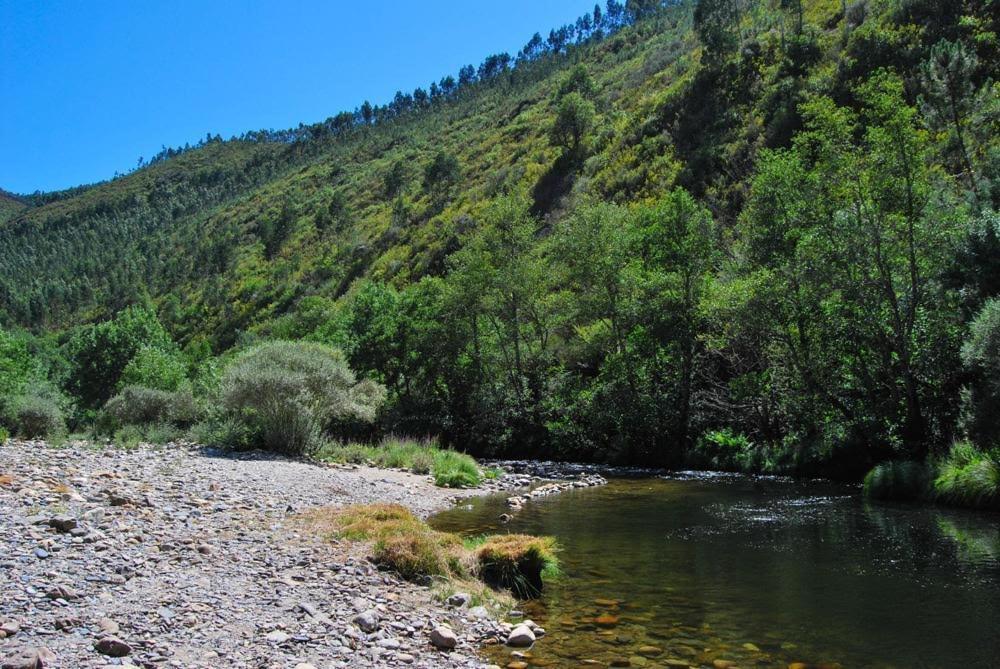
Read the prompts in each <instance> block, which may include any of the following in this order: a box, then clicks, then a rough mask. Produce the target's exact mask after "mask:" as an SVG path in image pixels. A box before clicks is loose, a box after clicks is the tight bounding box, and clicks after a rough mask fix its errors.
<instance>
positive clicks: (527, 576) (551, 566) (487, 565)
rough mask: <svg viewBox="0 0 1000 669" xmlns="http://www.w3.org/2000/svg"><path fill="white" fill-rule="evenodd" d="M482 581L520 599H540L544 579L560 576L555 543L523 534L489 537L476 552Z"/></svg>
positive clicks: (547, 539)
mask: <svg viewBox="0 0 1000 669" xmlns="http://www.w3.org/2000/svg"><path fill="white" fill-rule="evenodd" d="M475 555H476V561H477V562H478V563H479V573H480V576H481V578H482V579H483V580H484V581H486V582H487V583H489V584H490V585H492V586H494V587H496V588H506V589H510V590H512V591H513V592H514V593H515V594H516V595H517V596H518V597H519V598H521V599H531V598H534V597H537V596H538V594H539V593H540V592H541V591H542V586H543V581H544V577H545V576H548V577H549V578H551V577H552V576H553V575H554V574H556V573H557V572H558V567H559V560H558V558H557V557H556V544H555V540H554V539H552V538H550V537H533V536H527V535H522V534H503V535H496V536H492V537H486V538H485V539H484V540H483V541H482V542H481V543H480V545H479V546H478V548H476V549H475Z"/></svg>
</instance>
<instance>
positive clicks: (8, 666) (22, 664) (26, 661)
mask: <svg viewBox="0 0 1000 669" xmlns="http://www.w3.org/2000/svg"><path fill="white" fill-rule="evenodd" d="M44 666H45V665H44V664H43V662H42V658H41V657H39V654H38V651H37V650H36V649H34V648H23V649H20V650H15V651H13V652H11V653H10V654H9V655H5V656H4V659H3V663H2V664H0V668H2V669H42V667H44Z"/></svg>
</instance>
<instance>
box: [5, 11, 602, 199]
mask: <svg viewBox="0 0 1000 669" xmlns="http://www.w3.org/2000/svg"><path fill="white" fill-rule="evenodd" d="M593 6H594V0H504V2H483V1H482V0H422V1H419V2H371V3H368V2H360V3H359V2H350V3H349V2H335V1H327V2H322V1H319V0H315V1H314V0H292V1H290V2H288V1H286V2H273V1H267V2H265V1H259V2H248V1H237V0H211V1H204V0H198V1H195V0H159V1H156V2H153V1H151V0H150V1H145V0H143V1H135V0H121V1H118V0H116V1H111V0H94V1H92V2H82V1H62V0H44V1H42V0H37V1H36V0H0V87H2V95H0V99H2V103H0V188H3V189H6V190H8V191H13V192H19V193H28V192H32V191H35V190H55V189H59V188H66V187H69V186H75V185H78V184H82V183H91V182H94V181H100V180H102V179H107V178H109V177H111V176H112V175H113V174H114V173H115V171H116V170H118V171H125V170H128V169H130V168H132V167H134V166H135V163H136V160H137V159H138V158H139V156H144V157H146V158H149V157H151V156H152V155H153V154H155V153H156V152H157V151H159V150H160V148H161V146H164V145H165V146H177V145H181V144H184V143H185V142H191V143H194V142H196V141H197V140H198V139H200V138H202V137H204V136H205V134H206V133H207V132H212V133H213V134H214V133H219V134H221V135H222V136H223V137H227V138H228V137H230V136H231V135H233V134H239V133H241V132H243V131H245V130H256V129H260V128H286V127H291V126H295V125H298V123H299V122H300V121H301V122H307V123H308V122H314V121H319V120H322V119H325V118H326V117H328V116H331V115H333V114H334V113H336V112H338V111H341V110H343V109H353V108H354V107H355V106H357V105H358V104H359V103H360V102H362V101H363V100H365V99H370V100H371V101H372V102H373V103H376V102H385V101H388V100H389V99H390V98H391V97H392V95H393V94H394V93H395V92H396V90H398V89H402V90H408V91H411V90H413V89H414V88H415V87H417V86H424V87H426V86H427V85H428V84H429V83H430V81H432V80H437V79H440V77H441V76H443V75H445V74H450V73H455V72H457V70H458V68H459V67H461V66H462V65H465V64H468V63H472V64H475V65H478V64H479V63H480V62H481V61H482V59H483V58H484V57H485V56H487V55H489V54H491V53H496V52H499V51H509V52H510V53H512V54H514V53H516V52H517V50H518V49H519V48H520V47H521V46H523V44H524V43H525V42H527V41H528V39H529V38H530V37H531V35H532V34H533V33H534V32H535V31H540V32H543V34H546V35H547V31H548V30H549V29H550V28H553V27H557V26H559V25H562V24H564V23H567V22H569V21H570V20H575V19H576V17H577V16H580V15H582V14H583V13H584V12H586V11H588V10H591V9H593Z"/></svg>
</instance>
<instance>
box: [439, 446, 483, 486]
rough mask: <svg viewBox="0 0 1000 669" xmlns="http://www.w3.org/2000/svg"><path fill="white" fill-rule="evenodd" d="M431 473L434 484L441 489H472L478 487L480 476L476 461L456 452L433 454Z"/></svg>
mask: <svg viewBox="0 0 1000 669" xmlns="http://www.w3.org/2000/svg"><path fill="white" fill-rule="evenodd" d="M431 473H432V474H433V475H434V484H435V485H438V486H441V487H442V488H473V487H475V486H477V485H479V480H480V476H481V474H480V472H479V465H477V464H476V461H475V460H473V459H472V458H471V457H470V456H468V455H466V454H464V453H458V452H456V451H438V452H437V453H435V454H434V465H433V468H432V471H431Z"/></svg>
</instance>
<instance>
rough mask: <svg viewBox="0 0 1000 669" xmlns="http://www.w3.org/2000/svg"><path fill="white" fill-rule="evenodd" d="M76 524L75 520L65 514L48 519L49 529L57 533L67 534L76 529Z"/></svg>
mask: <svg viewBox="0 0 1000 669" xmlns="http://www.w3.org/2000/svg"><path fill="white" fill-rule="evenodd" d="M77 524H78V523H77V520H76V518H74V517H73V516H69V515H66V514H60V515H58V516H52V517H51V518H49V527H51V528H53V529H55V530H57V531H59V532H69V531H70V530H73V529H76V526H77Z"/></svg>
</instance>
